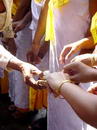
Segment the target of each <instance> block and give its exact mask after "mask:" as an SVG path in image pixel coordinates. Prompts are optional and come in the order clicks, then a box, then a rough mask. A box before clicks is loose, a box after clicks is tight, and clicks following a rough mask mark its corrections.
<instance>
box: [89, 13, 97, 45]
mask: <svg viewBox="0 0 97 130" xmlns="http://www.w3.org/2000/svg"><path fill="white" fill-rule="evenodd" d="M90 31H91V34H92V37H93V39H94V44H96V43H97V12H96V13H95V15H94V16H93V17H92V23H91V28H90Z"/></svg>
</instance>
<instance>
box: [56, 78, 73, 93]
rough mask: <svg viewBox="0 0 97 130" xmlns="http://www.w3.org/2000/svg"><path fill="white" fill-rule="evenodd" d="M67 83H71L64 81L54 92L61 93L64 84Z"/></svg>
mask: <svg viewBox="0 0 97 130" xmlns="http://www.w3.org/2000/svg"><path fill="white" fill-rule="evenodd" d="M68 83H71V81H70V80H64V81H63V82H62V83H61V84H60V85H59V87H58V89H57V90H56V91H57V93H59V94H60V93H61V89H62V88H63V86H64V85H65V84H68Z"/></svg>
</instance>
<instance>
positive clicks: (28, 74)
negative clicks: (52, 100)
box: [21, 62, 42, 89]
mask: <svg viewBox="0 0 97 130" xmlns="http://www.w3.org/2000/svg"><path fill="white" fill-rule="evenodd" d="M21 72H22V74H23V77H24V81H25V83H27V84H28V85H29V86H32V87H33V88H34V89H39V86H37V85H36V84H37V82H36V81H35V80H34V78H33V76H35V75H37V76H39V75H40V74H41V73H42V72H41V71H40V70H39V69H38V68H36V67H35V66H33V65H31V64H29V63H25V62H23V63H22V65H21Z"/></svg>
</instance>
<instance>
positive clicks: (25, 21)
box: [23, 10, 32, 25]
mask: <svg viewBox="0 0 97 130" xmlns="http://www.w3.org/2000/svg"><path fill="white" fill-rule="evenodd" d="M31 20H32V14H31V10H29V11H28V12H27V14H26V15H25V16H24V18H23V23H24V25H27V24H28V23H30V22H31Z"/></svg>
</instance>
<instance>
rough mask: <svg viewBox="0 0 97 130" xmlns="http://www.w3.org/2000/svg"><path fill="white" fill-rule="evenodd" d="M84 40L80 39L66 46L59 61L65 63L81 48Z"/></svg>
mask: <svg viewBox="0 0 97 130" xmlns="http://www.w3.org/2000/svg"><path fill="white" fill-rule="evenodd" d="M81 46H82V41H78V42H75V43H72V44H69V45H66V46H64V48H63V50H62V51H61V54H60V57H59V61H60V63H61V64H63V63H65V61H66V60H68V59H69V58H70V57H71V56H72V55H74V54H75V53H77V52H78V51H80V50H81Z"/></svg>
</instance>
